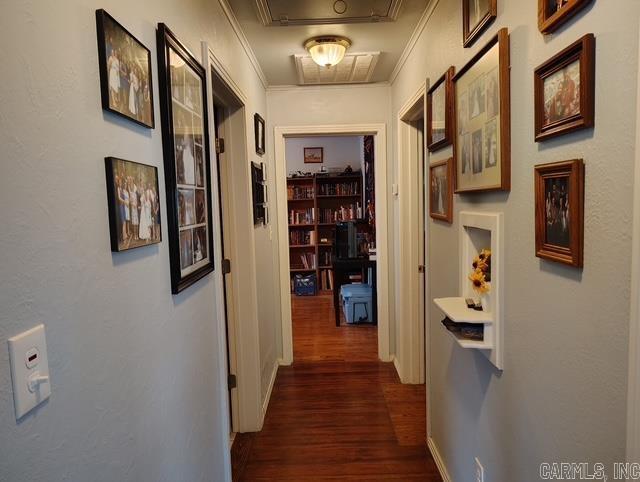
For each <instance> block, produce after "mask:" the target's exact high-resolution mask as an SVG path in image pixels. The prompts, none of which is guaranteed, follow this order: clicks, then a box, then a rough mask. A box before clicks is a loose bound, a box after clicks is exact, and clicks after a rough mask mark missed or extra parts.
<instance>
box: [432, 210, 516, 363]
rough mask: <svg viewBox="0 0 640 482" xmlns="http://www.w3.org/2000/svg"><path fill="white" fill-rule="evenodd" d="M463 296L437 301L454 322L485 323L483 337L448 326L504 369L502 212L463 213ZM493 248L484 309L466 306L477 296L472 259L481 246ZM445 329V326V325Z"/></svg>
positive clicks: (461, 340)
mask: <svg viewBox="0 0 640 482" xmlns="http://www.w3.org/2000/svg"><path fill="white" fill-rule="evenodd" d="M458 219H459V220H460V296H458V297H450V298H437V299H434V300H433V301H434V303H435V304H436V306H437V307H438V308H440V310H442V312H443V313H444V314H445V315H446V316H447V318H449V319H450V320H451V321H453V322H455V323H475V324H482V325H484V327H483V328H484V336H483V340H473V339H468V338H465V337H463V336H462V335H461V334H459V333H457V332H452V331H450V330H447V332H448V333H449V335H450V336H451V337H452V338H453V339H454V340H456V342H457V343H458V344H459V345H460V346H461V347H462V348H467V349H478V350H480V352H481V353H482V354H484V356H486V357H487V358H488V359H489V360H490V361H491V363H493V364H494V365H495V366H496V368H498V369H499V370H502V369H503V341H504V340H503V338H504V336H503V334H504V326H503V313H504V297H503V292H504V281H503V278H504V276H503V274H504V226H503V214H502V213H480V212H466V211H463V212H461V213H460V215H459V217H458ZM486 248H491V291H490V292H489V294H488V295H487V296H486V302H485V304H486V306H484V307H483V308H484V310H483V311H476V310H473V309H471V308H467V304H466V302H465V299H466V298H473V299H475V298H477V295H476V293H474V291H473V288H472V287H471V282H470V281H469V278H468V276H469V274H470V273H471V270H472V267H471V266H472V263H473V259H474V258H475V257H476V256H477V255H478V253H479V252H480V251H481V250H482V249H486ZM445 329H446V327H445Z"/></svg>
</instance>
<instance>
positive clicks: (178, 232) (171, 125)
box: [156, 23, 214, 294]
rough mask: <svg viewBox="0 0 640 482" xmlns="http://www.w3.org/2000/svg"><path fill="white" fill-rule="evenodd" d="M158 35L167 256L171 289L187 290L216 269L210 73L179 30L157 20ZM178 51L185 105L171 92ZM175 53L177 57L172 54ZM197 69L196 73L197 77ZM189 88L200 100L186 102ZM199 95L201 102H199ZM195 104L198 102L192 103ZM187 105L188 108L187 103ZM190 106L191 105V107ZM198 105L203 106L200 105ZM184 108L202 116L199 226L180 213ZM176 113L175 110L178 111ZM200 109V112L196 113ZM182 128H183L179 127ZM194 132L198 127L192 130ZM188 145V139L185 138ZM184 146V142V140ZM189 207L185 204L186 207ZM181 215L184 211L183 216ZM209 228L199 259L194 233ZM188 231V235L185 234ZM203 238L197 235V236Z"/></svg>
mask: <svg viewBox="0 0 640 482" xmlns="http://www.w3.org/2000/svg"><path fill="white" fill-rule="evenodd" d="M156 35H157V44H158V73H159V75H158V77H159V87H160V89H159V90H160V112H161V122H162V149H163V152H164V177H165V185H166V197H167V228H168V233H169V260H170V269H171V292H172V293H173V294H177V293H180V292H181V291H183V290H184V289H186V288H188V287H189V286H191V285H192V284H194V283H195V282H196V281H198V280H200V279H202V278H203V277H205V276H206V275H207V274H209V273H211V272H212V271H213V269H214V259H213V217H212V203H211V176H210V173H211V162H210V152H209V125H208V119H207V90H206V82H207V78H206V73H205V70H204V68H203V67H202V65H200V63H199V62H198V61H197V60H196V59H195V57H194V56H193V54H192V53H191V52H190V51H189V50H188V49H187V48H186V47H185V46H184V45H183V44H182V42H180V40H178V38H177V37H176V35H175V34H174V33H173V32H172V31H171V30H170V29H169V28H168V27H167V26H166V25H165V24H164V23H160V24H158V29H157V32H156ZM172 54H174V55H177V58H179V59H180V60H181V62H184V64H182V65H181V66H180V67H182V66H183V65H184V67H185V70H184V71H182V72H184V75H185V77H184V79H185V80H184V86H183V87H180V86H176V89H181V90H182V91H183V92H184V95H185V100H184V106H183V104H182V103H180V102H179V100H178V98H177V97H175V96H174V95H172V93H174V92H175V90H172V89H173V87H174V85H173V82H174V79H173V76H174V75H176V77H177V74H176V72H177V70H178V69H177V68H176V69H174V71H172V70H171V55H172ZM174 58H176V57H174ZM187 73H188V74H189V75H191V77H190V79H191V81H192V82H193V80H194V79H196V80H197V79H199V80H200V88H199V89H198V90H193V88H192V87H193V84H191V86H189V85H187V80H186V77H187ZM193 74H195V77H194V76H193ZM188 89H189V93H190V94H191V95H192V97H193V94H196V95H199V99H198V98H197V97H193V99H195V101H193V102H191V103H188V101H187V100H186V98H187V90H188ZM198 100H199V106H198V105H197V104H198ZM194 105H195V107H193V106H194ZM187 106H188V108H187ZM174 108H175V109H176V111H177V112H176V113H174ZM188 109H190V110H188ZM198 109H199V110H198ZM181 111H185V112H187V114H190V115H191V118H192V119H193V120H192V124H191V127H193V126H195V119H197V118H198V117H200V119H198V120H201V123H200V125H199V127H201V129H202V131H201V132H199V133H194V134H193V135H192V137H193V147H194V152H195V151H196V150H197V148H198V147H200V148H201V149H202V163H203V166H204V169H203V173H202V171H201V178H202V184H203V186H202V187H200V184H199V183H198V181H197V179H199V178H198V174H197V165H198V162H197V159H198V158H197V155H196V156H195V163H196V174H195V179H196V180H195V181H194V187H193V190H194V197H195V199H196V200H195V203H196V204H197V197H198V196H197V191H198V190H204V191H205V194H204V196H205V199H206V215H205V217H206V223H205V224H203V225H200V226H197V224H198V223H197V222H194V223H193V224H192V225H194V226H195V227H193V228H190V225H188V222H185V221H184V219H185V216H184V212H182V213H181V212H180V206H179V204H178V203H179V195H182V193H179V190H180V191H189V189H191V188H190V187H189V186H186V187H184V188H179V187H178V159H177V155H176V152H177V150H176V138H177V136H182V139H183V140H184V139H187V138H188V137H189V135H187V134H184V132H186V131H185V128H184V127H181V126H180V124H179V123H178V126H177V129H176V125H175V123H176V118H177V117H178V116H179V115H180V112H181ZM174 114H175V115H174ZM198 114H199V115H198ZM176 131H182V132H176ZM193 132H196V131H193ZM196 139H199V140H200V142H201V145H199V146H198V142H197V140H196ZM185 144H186V142H185ZM183 145H184V144H183ZM184 152H185V151H184V150H183V151H182V157H183V159H182V163H183V164H184V163H185V161H184V156H185V154H184ZM182 178H183V179H181V180H182V184H184V183H186V181H185V179H186V178H187V176H186V175H185V174H184V173H183V174H182ZM185 210H186V209H185ZM194 211H195V212H197V206H196V208H194ZM181 214H182V215H181ZM191 216H192V217H194V218H197V216H196V215H194V214H193V213H192V215H191ZM203 228H204V229H206V237H207V239H206V243H205V244H204V246H206V248H207V253H206V254H207V256H206V259H200V260H198V261H197V262H196V261H195V259H196V247H195V246H196V245H195V239H196V238H195V237H196V235H201V234H202V229H203ZM189 230H191V239H192V245H191V246H192V250H193V257H192V260H193V265H191V266H187V267H186V268H185V267H184V264H185V263H184V260H185V258H186V257H185V255H184V254H185V252H187V251H188V250H185V246H186V242H185V243H184V245H183V244H181V241H183V242H184V241H185V239H187V238H188V231H189ZM185 233H186V234H187V235H185ZM198 239H199V238H198ZM199 246H200V251H201V252H202V250H203V249H204V246H203V243H199Z"/></svg>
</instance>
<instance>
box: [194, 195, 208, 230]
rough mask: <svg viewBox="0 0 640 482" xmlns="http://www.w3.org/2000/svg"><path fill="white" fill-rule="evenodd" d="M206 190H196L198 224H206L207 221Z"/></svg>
mask: <svg viewBox="0 0 640 482" xmlns="http://www.w3.org/2000/svg"><path fill="white" fill-rule="evenodd" d="M206 206H207V205H206V201H205V196H204V189H196V224H204V223H205V222H206V221H207V207H206Z"/></svg>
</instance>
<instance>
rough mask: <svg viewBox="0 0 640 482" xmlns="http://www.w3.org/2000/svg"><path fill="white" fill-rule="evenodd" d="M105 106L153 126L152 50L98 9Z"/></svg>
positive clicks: (100, 62) (142, 124)
mask: <svg viewBox="0 0 640 482" xmlns="http://www.w3.org/2000/svg"><path fill="white" fill-rule="evenodd" d="M96 31H97V37H98V66H99V71H100V96H101V99H102V108H103V109H104V110H106V111H109V112H112V113H114V114H116V115H119V116H122V117H124V118H126V119H129V120H131V121H133V122H135V123H136V124H139V125H141V126H144V127H148V128H150V129H153V128H154V127H155V116H154V110H153V78H152V77H153V74H152V67H151V51H150V50H149V49H148V48H147V47H145V46H144V44H143V43H142V42H140V41H139V40H138V39H137V38H135V37H134V36H133V35H132V34H131V32H129V31H128V30H127V29H126V28H124V27H123V26H122V25H121V24H120V23H118V21H116V19H114V18H113V17H112V16H111V15H109V14H108V13H107V12H106V11H105V10H103V9H99V10H96Z"/></svg>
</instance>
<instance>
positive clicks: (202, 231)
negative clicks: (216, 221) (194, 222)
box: [193, 226, 207, 264]
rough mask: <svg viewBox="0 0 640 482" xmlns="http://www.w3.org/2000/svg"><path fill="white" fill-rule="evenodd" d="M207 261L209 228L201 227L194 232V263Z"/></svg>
mask: <svg viewBox="0 0 640 482" xmlns="http://www.w3.org/2000/svg"><path fill="white" fill-rule="evenodd" d="M203 259H207V228H206V227H204V226H201V227H199V228H195V229H194V230H193V262H194V264H195V263H199V262H200V261H202V260H203Z"/></svg>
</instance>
